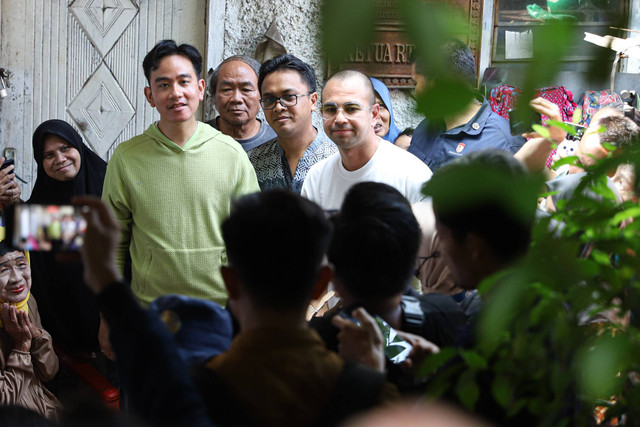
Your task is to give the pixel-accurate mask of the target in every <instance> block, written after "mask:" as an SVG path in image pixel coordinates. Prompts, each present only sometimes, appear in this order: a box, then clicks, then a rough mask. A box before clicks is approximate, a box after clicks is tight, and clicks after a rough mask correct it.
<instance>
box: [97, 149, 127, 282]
mask: <svg viewBox="0 0 640 427" xmlns="http://www.w3.org/2000/svg"><path fill="white" fill-rule="evenodd" d="M118 154H119V153H118V152H117V151H116V152H114V153H113V156H112V158H111V160H110V161H109V164H108V165H107V173H106V175H105V178H104V186H103V189H102V200H103V201H104V202H105V203H106V204H107V206H109V208H111V210H112V211H113V213H114V215H115V217H116V219H117V220H118V223H119V224H120V233H121V236H120V243H119V244H118V250H117V252H116V264H117V266H118V268H119V269H120V272H121V273H122V272H123V269H124V260H125V258H126V254H127V251H128V250H129V245H130V243H131V227H132V225H133V216H132V214H131V203H130V201H129V199H128V197H127V193H126V191H125V188H124V186H123V173H124V168H123V165H122V157H121V156H120V155H118Z"/></svg>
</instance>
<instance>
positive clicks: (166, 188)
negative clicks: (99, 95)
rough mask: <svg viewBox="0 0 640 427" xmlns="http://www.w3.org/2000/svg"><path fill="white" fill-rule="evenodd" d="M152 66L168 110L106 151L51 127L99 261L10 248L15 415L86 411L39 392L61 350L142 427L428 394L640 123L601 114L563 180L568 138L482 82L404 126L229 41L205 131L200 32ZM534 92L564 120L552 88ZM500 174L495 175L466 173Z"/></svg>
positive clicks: (306, 418)
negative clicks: (98, 362) (521, 129)
mask: <svg viewBox="0 0 640 427" xmlns="http://www.w3.org/2000/svg"><path fill="white" fill-rule="evenodd" d="M441 54H442V56H443V58H444V63H445V64H446V66H445V67H444V72H446V73H447V77H449V78H450V77H451V76H453V77H455V78H457V79H458V80H459V83H460V84H461V85H466V86H467V87H468V88H472V87H474V86H475V81H476V77H475V69H476V67H475V62H474V60H473V55H472V54H471V51H470V50H469V48H468V47H467V46H466V45H464V44H463V43H461V42H459V41H451V42H448V43H446V44H445V46H443V47H442V49H441ZM425 65H428V64H422V63H420V61H419V60H416V61H415V63H414V64H413V72H414V80H415V81H416V83H417V87H416V91H417V93H418V94H419V93H420V91H422V90H426V89H427V88H428V87H429V86H430V85H433V84H434V82H436V81H437V80H438V78H439V75H438V74H437V73H436V74H434V73H435V71H434V70H433V69H431V68H429V67H428V66H425ZM143 69H144V73H145V77H146V79H147V82H148V86H147V87H145V89H144V96H145V98H146V100H147V102H148V103H149V104H150V105H151V106H152V107H154V108H156V109H157V111H158V113H159V116H160V119H159V120H158V121H157V122H155V123H152V124H150V125H149V127H148V128H147V129H146V130H145V131H144V132H143V134H141V135H139V136H136V137H134V138H132V139H130V140H129V141H126V142H123V143H122V144H120V145H119V146H118V147H117V148H116V149H115V151H114V153H113V155H112V157H111V158H110V159H109V162H108V164H107V163H106V162H104V161H103V160H102V159H101V158H100V157H99V156H97V155H96V154H95V153H93V152H92V151H91V150H90V149H89V148H88V147H87V146H86V145H85V144H84V143H83V142H82V138H81V137H80V135H79V134H78V132H77V131H76V130H75V129H74V128H73V127H72V126H71V125H69V124H68V123H66V122H64V121H62V120H47V121H45V122H44V123H42V124H41V125H40V126H38V128H37V129H36V130H35V132H34V135H33V153H34V158H35V161H36V163H37V165H38V176H37V181H36V183H35V186H34V188H33V190H32V193H31V198H30V199H29V201H28V203H37V204H46V205H64V204H72V203H73V204H75V205H77V206H82V207H84V209H83V216H84V219H85V220H86V234H85V235H84V237H83V239H82V240H83V247H82V249H81V255H82V262H62V261H61V260H60V257H59V256H58V255H59V254H57V253H56V252H55V251H53V252H43V251H30V252H25V251H21V250H18V249H17V248H16V247H13V246H12V242H10V241H7V240H5V241H4V242H2V244H0V303H1V304H2V305H1V306H0V319H1V324H0V404H1V405H3V407H2V409H0V423H1V419H2V417H6V419H12V420H15V421H14V422H15V423H16V425H21V424H20V423H24V425H27V424H26V423H27V422H41V423H42V424H41V425H48V424H47V423H48V422H50V421H51V422H61V423H65V422H67V423H70V421H69V420H70V419H73V416H72V415H70V414H71V413H72V412H73V411H72V410H71V409H69V408H67V409H66V410H65V409H64V405H63V403H65V402H64V401H63V403H61V400H62V399H60V400H59V399H58V398H57V397H56V396H55V395H54V393H52V392H51V391H50V390H49V389H48V388H47V385H46V383H47V382H48V381H50V380H51V379H53V377H54V376H55V374H56V372H57V371H58V359H57V357H56V351H58V350H59V349H62V350H63V351H65V352H72V353H83V354H87V355H89V357H94V358H95V357H101V358H104V357H106V358H107V359H109V360H110V361H114V362H107V363H115V367H116V368H117V369H116V370H117V379H118V382H119V386H120V388H121V391H122V399H123V405H122V408H123V410H126V411H127V412H128V413H130V414H132V415H133V416H134V417H136V418H135V419H132V420H126V421H123V419H117V418H116V419H115V420H114V421H113V425H125V424H126V423H132V424H136V425H137V424H138V423H139V424H140V425H145V423H148V424H149V425H194V426H209V425H337V424H340V423H342V422H345V420H347V419H349V418H350V417H351V416H353V415H356V414H359V413H365V412H367V411H369V412H367V413H368V415H367V416H368V417H373V416H374V414H376V413H377V412H370V411H371V410H372V409H374V408H377V410H382V411H384V410H385V408H391V409H388V410H389V411H390V412H389V413H393V412H392V411H394V410H395V411H397V409H392V408H393V406H392V405H393V404H394V402H396V403H397V402H402V399H408V398H412V399H415V398H416V397H419V396H421V395H423V394H424V393H425V392H426V390H428V388H429V386H430V384H431V383H432V379H433V378H432V377H430V376H424V375H423V374H422V373H421V371H420V368H421V366H422V364H423V362H424V361H425V360H428V358H429V357H431V356H432V355H433V354H436V353H438V352H440V351H441V349H443V348H447V347H456V348H471V347H472V346H473V345H474V344H475V342H476V340H477V337H476V334H475V327H476V323H477V318H478V316H480V315H481V313H482V310H483V300H482V296H481V295H480V294H479V293H478V292H477V288H478V286H479V285H480V283H481V282H482V281H483V280H484V279H486V278H488V277H490V276H492V275H495V274H498V273H500V272H502V271H504V270H505V269H507V268H508V267H510V266H512V265H514V264H515V263H517V262H518V260H519V259H521V258H522V257H523V256H525V254H526V253H527V251H528V249H529V245H530V242H531V231H532V227H533V224H534V221H535V220H536V216H542V215H548V214H549V212H553V211H554V210H555V209H556V205H557V204H558V201H559V200H561V199H570V198H571V197H572V195H573V194H574V192H576V191H587V192H588V189H586V190H585V189H584V188H583V186H581V180H582V178H583V177H584V176H585V175H586V172H585V171H584V169H585V168H587V169H589V168H590V167H592V166H593V165H594V164H595V163H596V162H597V161H598V160H599V159H606V158H610V157H611V156H612V155H616V153H621V152H624V151H625V150H626V149H627V148H628V147H630V146H631V145H632V144H633V143H635V142H636V141H637V139H638V137H639V136H640V128H639V127H638V125H637V124H636V123H635V122H634V121H633V120H632V119H630V118H629V117H627V116H626V115H625V114H624V113H623V108H622V107H621V106H620V105H610V106H607V107H605V108H603V109H602V110H601V111H600V112H599V113H597V114H596V115H595V116H594V117H593V120H592V122H591V124H590V126H589V128H588V129H587V130H586V132H585V134H584V136H583V137H582V139H581V141H580V142H579V144H578V147H577V151H578V153H579V154H578V157H579V160H578V162H576V163H574V164H571V165H570V166H567V167H565V168H563V169H562V170H555V171H554V170H550V169H546V168H545V162H546V160H547V158H548V157H549V155H550V154H551V151H552V149H553V147H554V143H560V142H562V141H563V139H564V138H565V136H566V132H565V131H563V130H562V129H559V128H552V127H550V128H549V130H550V131H549V135H548V136H547V137H543V136H541V135H539V134H536V133H534V132H531V133H528V134H526V135H515V136H514V135H511V132H510V129H509V123H508V121H507V120H505V119H503V118H502V117H500V116H498V115H497V114H495V113H493V112H492V111H491V108H490V106H489V104H488V102H487V100H485V99H482V98H481V97H480V98H473V99H472V100H471V101H470V102H469V104H468V105H466V106H465V107H464V108H462V109H461V110H460V111H459V112H458V113H456V114H453V115H450V116H448V117H445V118H444V119H442V120H435V119H425V120H424V121H423V122H421V123H420V124H419V125H418V126H417V127H416V128H415V130H414V129H413V128H408V129H405V130H404V131H401V130H400V129H399V128H398V127H397V125H396V123H395V121H394V110H393V107H392V104H391V97H390V93H389V90H388V88H387V87H386V86H385V85H384V83H383V82H381V81H379V80H377V79H375V78H371V77H368V76H366V75H365V74H363V73H361V72H359V71H354V70H345V71H340V72H337V73H336V74H334V75H332V76H330V77H329V78H328V79H327V80H326V81H325V82H324V85H323V87H322V88H321V89H320V90H319V88H318V83H317V79H316V74H315V71H314V70H313V68H312V67H311V66H310V65H309V64H307V63H305V62H304V61H302V60H301V59H299V58H297V57H295V56H294V55H291V54H285V55H281V56H277V57H275V58H272V59H269V60H267V61H266V62H264V63H263V64H259V63H258V62H257V61H256V60H254V59H253V58H250V57H247V56H232V57H229V58H227V59H225V60H224V61H222V63H221V64H220V65H219V66H218V67H217V68H216V69H215V70H214V72H213V74H212V76H211V79H210V81H209V84H208V87H209V90H210V93H211V94H212V97H213V103H214V105H215V107H216V111H217V112H218V114H219V115H218V116H217V117H215V118H214V119H212V120H211V121H209V122H207V123H202V122H199V121H197V120H196V110H197V109H198V106H199V105H200V102H202V101H203V99H204V94H205V87H206V86H207V84H206V82H205V80H204V79H202V78H201V77H200V74H201V71H202V57H201V55H200V53H199V52H198V51H197V50H196V49H195V48H194V47H192V46H190V45H187V44H182V45H178V44H176V43H175V42H174V41H172V40H163V41H160V42H159V43H158V44H157V45H156V46H155V47H154V48H153V49H152V50H151V51H150V52H149V53H148V54H147V55H146V56H145V58H144V61H143ZM530 105H531V108H533V109H534V110H536V111H538V112H540V113H543V114H545V115H546V116H548V117H549V118H550V119H552V120H556V121H559V119H558V118H559V117H560V113H559V111H558V109H557V107H556V106H554V105H553V104H552V103H550V102H548V101H546V100H544V99H536V100H533V101H531V103H530ZM260 108H261V110H262V112H263V113H264V118H265V120H264V121H263V120H260V119H259V118H258V115H259V114H258V113H259V110H260ZM313 114H319V115H320V116H321V117H322V123H323V126H322V127H316V126H314V123H313V120H312V117H313V116H312V115H313ZM603 129H604V130H603ZM525 137H526V138H527V139H528V140H527V139H525ZM612 146H613V149H612V148H611V147H612ZM612 150H613V153H612ZM13 168H14V167H13V166H10V167H8V168H6V169H3V170H1V171H0V202H2V203H3V204H4V206H5V208H8V207H9V206H10V205H15V204H16V203H19V197H20V194H21V190H20V187H19V186H18V184H17V183H16V181H15V173H14V169H13ZM619 169H620V168H618V167H613V166H612V167H611V169H610V170H608V171H607V176H608V178H607V180H608V181H607V184H608V185H609V187H610V188H611V191H612V192H614V193H615V194H616V195H617V196H619V199H620V200H621V201H622V200H633V199H634V197H635V194H636V192H635V187H634V183H635V178H634V171H633V168H632V167H631V168H630V167H629V165H626V166H625V168H624V169H623V172H619ZM486 171H491V175H490V178H487V182H486V185H485V187H482V185H483V184H482V183H480V187H482V188H484V190H482V191H478V188H479V187H478V184H477V183H476V185H475V186H472V187H467V186H466V185H465V183H467V182H470V181H474V180H475V179H476V177H477V176H489V175H486V174H485V172H486ZM541 171H544V173H545V174H546V175H547V182H546V185H547V188H548V189H549V191H552V192H553V193H552V194H551V195H549V196H548V197H545V198H542V199H540V200H538V194H539V193H542V192H543V189H541V188H536V187H535V186H532V185H531V184H530V182H529V178H530V176H531V174H534V173H539V172H541ZM616 176H617V177H618V179H616V178H615V177H616ZM629 176H631V178H630V177H629ZM469 188H472V190H469ZM592 197H593V198H594V199H597V198H598V195H596V194H593V195H592ZM635 200H637V198H636V199H635ZM513 203H516V204H517V206H518V208H517V209H514V208H513ZM54 228H55V227H51V226H49V227H47V228H45V229H43V231H42V233H45V234H51V235H53V236H56V235H57V234H56V232H55V230H54ZM172 295H180V296H181V297H180V298H179V299H176V298H173V299H171V300H168V299H167V298H172V297H171V296H172ZM36 300H37V301H38V305H36ZM194 301H200V302H198V303H194ZM167 304H171V309H170V310H169V309H166V307H167ZM176 304H177V305H176ZM181 305H182V306H185V305H186V307H188V309H183V310H181V309H180V306H181ZM214 317H215V325H216V326H215V328H216V330H215V331H213V332H207V331H211V329H212V325H213V324H214V320H213V318H214ZM205 333H209V335H208V336H207V337H206V338H205V337H204V336H203V334H205ZM54 345H55V350H54ZM203 354H204V355H206V357H204V358H203V357H202V355H203ZM433 375H438V372H436V373H435V374H433ZM52 390H54V391H55V387H54V388H52ZM404 404H405V405H406V401H405V403H404ZM438 405H441V404H436V406H435V407H433V408H432V409H433V410H432V411H427V410H425V408H426V406H420V405H417V406H416V405H412V406H411V408H409V409H407V411H409V412H411V411H414V412H415V417H416V419H420V420H424V421H425V422H426V421H427V419H428V418H429V417H435V418H434V419H439V420H441V421H439V422H440V423H441V424H437V425H448V424H446V422H447V421H446V419H447V416H443V415H442V414H443V413H446V414H449V415H448V418H449V419H450V420H451V422H461V423H463V424H464V425H484V423H485V422H495V423H497V424H502V423H504V422H505V420H508V414H506V413H499V412H497V413H492V414H491V417H490V418H488V419H485V420H482V419H480V418H477V419H476V418H474V417H473V416H469V415H467V414H463V413H461V412H458V410H457V409H451V408H449V407H446V406H444V407H443V406H438ZM16 407H22V408H26V409H28V410H30V411H33V412H34V413H35V414H37V416H41V417H43V418H40V419H39V421H34V420H38V418H34V417H36V415H34V414H32V413H30V412H22V410H19V409H18V408H16ZM405 412H406V411H405ZM3 414H4V415H3ZM485 415H486V414H485ZM95 416H96V417H98V416H99V415H95ZM399 416H400V415H396V418H395V419H396V420H397V419H398V417H399ZM379 418H380V419H382V418H384V415H380V416H379ZM365 419H367V418H364V419H363V420H362V421H361V422H363V423H364V422H365V421H364V420H365ZM443 420H444V421H443ZM456 420H457V421H456ZM461 420H462V421H461ZM506 422H508V421H506ZM2 424H4V423H2ZM28 425H35V424H28ZM69 425H71V424H69ZM354 425H358V424H357V421H356V422H354ZM387 425H388V424H387Z"/></svg>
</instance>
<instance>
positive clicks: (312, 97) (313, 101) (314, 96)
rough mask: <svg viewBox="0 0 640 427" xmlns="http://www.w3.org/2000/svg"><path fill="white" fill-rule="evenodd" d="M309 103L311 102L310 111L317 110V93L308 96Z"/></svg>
mask: <svg viewBox="0 0 640 427" xmlns="http://www.w3.org/2000/svg"><path fill="white" fill-rule="evenodd" d="M309 101H311V111H316V108H318V92H313V93H312V94H311V95H309Z"/></svg>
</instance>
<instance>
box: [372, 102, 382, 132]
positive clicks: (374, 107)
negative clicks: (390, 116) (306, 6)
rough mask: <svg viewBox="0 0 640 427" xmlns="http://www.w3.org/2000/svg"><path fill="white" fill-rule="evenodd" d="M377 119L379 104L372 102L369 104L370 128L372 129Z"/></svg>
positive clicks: (378, 117)
mask: <svg viewBox="0 0 640 427" xmlns="http://www.w3.org/2000/svg"><path fill="white" fill-rule="evenodd" d="M378 120H380V104H373V105H372V106H371V126H372V127H371V128H372V129H373V126H375V124H376V123H378Z"/></svg>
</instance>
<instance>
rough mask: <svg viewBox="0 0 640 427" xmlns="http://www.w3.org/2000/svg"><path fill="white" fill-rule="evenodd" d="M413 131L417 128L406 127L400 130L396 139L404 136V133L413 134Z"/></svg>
mask: <svg viewBox="0 0 640 427" xmlns="http://www.w3.org/2000/svg"><path fill="white" fill-rule="evenodd" d="M413 132H415V128H412V127H408V128H406V129H405V130H403V131H402V132H400V133H399V134H398V136H397V137H396V139H398V138H400V137H401V136H403V135H406V136H413Z"/></svg>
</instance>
